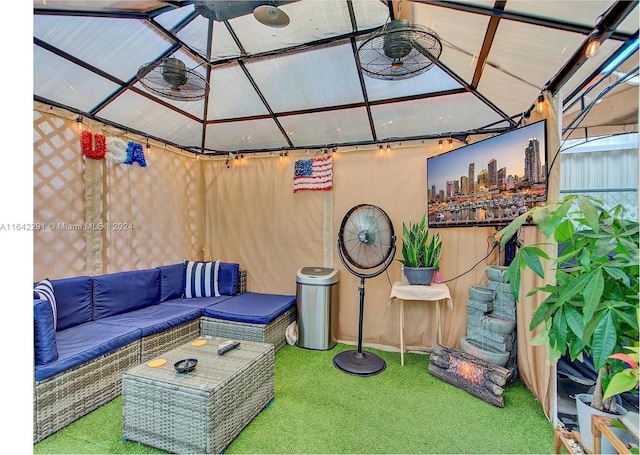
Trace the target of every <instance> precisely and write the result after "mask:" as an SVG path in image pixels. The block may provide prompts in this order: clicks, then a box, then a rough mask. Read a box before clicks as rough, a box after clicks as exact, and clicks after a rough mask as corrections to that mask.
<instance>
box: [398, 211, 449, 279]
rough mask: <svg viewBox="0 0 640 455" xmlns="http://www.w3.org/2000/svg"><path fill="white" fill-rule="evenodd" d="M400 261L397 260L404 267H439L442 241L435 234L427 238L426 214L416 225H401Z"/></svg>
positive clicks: (410, 223) (438, 235) (411, 223)
mask: <svg viewBox="0 0 640 455" xmlns="http://www.w3.org/2000/svg"><path fill="white" fill-rule="evenodd" d="M402 237H403V239H402V259H398V261H399V262H400V263H402V264H403V265H404V266H405V267H414V268H416V267H434V268H436V269H437V268H438V267H439V266H440V255H441V254H442V240H441V238H440V234H439V233H436V234H434V235H432V236H431V238H429V227H428V226H427V214H426V213H425V214H424V215H423V216H422V219H421V220H420V221H419V222H418V223H414V222H411V221H410V222H409V225H408V226H407V225H406V224H405V223H402Z"/></svg>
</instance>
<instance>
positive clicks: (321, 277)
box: [297, 267, 340, 285]
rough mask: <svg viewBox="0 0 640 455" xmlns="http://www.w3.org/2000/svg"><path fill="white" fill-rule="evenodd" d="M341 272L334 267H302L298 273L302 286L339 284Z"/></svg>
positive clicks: (298, 280) (298, 279)
mask: <svg viewBox="0 0 640 455" xmlns="http://www.w3.org/2000/svg"><path fill="white" fill-rule="evenodd" d="M339 272H340V271H339V270H338V269H336V268H334V267H302V268H300V269H299V270H298V273H297V282H298V283H300V284H314V285H320V284H333V283H337V282H338V273H339Z"/></svg>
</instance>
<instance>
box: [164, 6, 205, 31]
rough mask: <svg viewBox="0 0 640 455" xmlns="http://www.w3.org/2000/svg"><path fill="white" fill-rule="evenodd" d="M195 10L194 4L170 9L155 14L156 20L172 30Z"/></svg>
mask: <svg viewBox="0 0 640 455" xmlns="http://www.w3.org/2000/svg"><path fill="white" fill-rule="evenodd" d="M194 10H195V8H194V7H193V5H187V6H185V7H183V8H174V9H169V10H168V11H165V12H164V13H162V14H158V15H157V16H155V17H154V20H155V21H156V22H157V23H158V24H160V25H161V26H162V27H164V28H166V29H167V30H171V29H173V27H175V26H176V25H178V24H180V22H182V21H183V20H184V19H186V18H187V16H189V14H191V13H193V11H194Z"/></svg>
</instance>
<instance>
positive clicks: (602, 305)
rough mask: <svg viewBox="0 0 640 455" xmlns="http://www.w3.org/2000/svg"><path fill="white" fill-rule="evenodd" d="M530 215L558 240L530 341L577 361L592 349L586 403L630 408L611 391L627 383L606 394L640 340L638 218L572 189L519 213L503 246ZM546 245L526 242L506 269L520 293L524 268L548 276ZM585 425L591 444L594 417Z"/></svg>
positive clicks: (609, 409) (504, 233)
mask: <svg viewBox="0 0 640 455" xmlns="http://www.w3.org/2000/svg"><path fill="white" fill-rule="evenodd" d="M527 221H530V222H533V224H534V225H535V227H536V228H537V229H538V230H539V231H540V232H541V233H542V234H543V235H545V236H546V237H547V238H552V239H553V240H555V241H556V242H557V243H558V246H559V253H558V257H557V258H556V259H554V260H552V265H553V268H552V270H554V278H553V279H552V280H550V281H551V282H549V283H548V284H545V285H544V286H541V287H537V288H535V289H533V290H531V291H530V292H529V294H528V295H533V294H535V293H537V292H543V293H546V294H545V295H546V298H545V299H544V301H543V302H542V303H541V304H540V305H539V306H538V308H537V309H536V311H535V312H534V315H533V318H532V320H531V321H530V324H529V330H534V329H535V328H537V327H539V326H541V331H540V332H539V334H538V335H536V337H534V339H533V340H532V342H531V343H532V344H545V343H546V345H547V346H548V347H549V352H550V354H549V355H550V359H551V361H552V362H555V361H557V360H558V358H559V357H560V356H561V355H564V354H568V355H569V357H570V358H571V360H572V361H575V360H577V359H580V360H581V359H582V358H583V356H584V355H590V356H591V357H592V358H593V364H594V367H595V369H596V370H597V371H598V378H597V381H596V387H595V390H594V393H593V396H592V397H586V400H587V401H588V404H589V405H590V407H591V408H593V409H596V410H598V411H599V412H600V413H602V412H604V413H611V414H618V413H620V412H624V409H623V408H622V407H621V406H619V405H617V404H616V400H615V397H614V396H613V394H614V393H619V391H621V389H618V391H616V390H615V387H614V388H613V389H609V391H610V392H611V393H609V394H608V395H607V396H606V397H605V396H604V390H606V389H607V388H608V386H609V384H610V381H611V378H612V377H615V375H616V374H618V373H620V372H622V371H623V370H624V362H623V361H622V360H620V355H619V354H625V353H626V352H625V349H626V348H628V347H633V346H637V341H638V317H637V311H638V291H639V287H638V273H639V265H638V261H639V253H638V223H637V222H635V221H632V220H629V219H627V218H626V213H625V210H624V208H623V207H622V206H620V205H617V206H615V207H613V208H611V209H606V208H605V207H604V206H603V204H602V202H601V201H598V200H597V199H594V198H590V197H587V196H582V195H572V196H568V197H566V198H564V199H563V200H562V201H555V202H550V203H548V204H547V205H546V206H544V207H535V208H533V209H531V210H529V211H528V212H526V213H525V214H523V215H521V216H519V217H518V218H516V219H515V220H513V221H512V222H511V223H510V224H509V225H508V226H506V227H505V228H504V229H502V230H501V231H500V232H499V233H498V234H497V235H498V236H499V238H500V246H501V247H504V246H505V244H506V242H507V241H508V240H509V239H510V238H511V237H512V236H513V234H515V233H516V232H517V231H518V230H519V229H520V227H521V226H522V225H523V224H524V223H525V222H527ZM540 246H541V245H527V246H521V247H520V248H519V250H518V252H517V254H516V255H515V257H514V259H513V261H512V262H511V264H510V265H509V268H508V269H507V272H506V275H507V276H508V278H509V281H510V283H511V293H512V294H513V296H514V297H515V298H516V300H518V298H519V290H520V282H521V271H522V269H523V268H525V267H526V268H529V269H530V270H532V271H533V272H534V273H535V274H536V275H538V276H539V277H541V278H543V279H544V270H543V266H542V263H541V261H540V260H541V259H546V260H549V259H550V258H549V256H548V255H547V254H546V253H545V252H544V251H543V250H542V249H541V248H540ZM636 349H637V348H636ZM631 366H633V365H631ZM636 367H637V365H636ZM615 384H616V382H614V385H615ZM624 384H625V385H624V386H623V387H627V386H629V385H630V383H629V382H625V383H624ZM635 385H636V387H637V381H636V383H635ZM576 398H578V397H576ZM578 401H579V400H578ZM580 404H581V403H577V405H578V408H579V411H580ZM578 417H579V418H580V414H579V416H578ZM614 417H615V415H614ZM588 418H589V419H590V418H591V417H590V416H589V417H588ZM579 426H580V430H581V433H583V438H582V441H583V444H584V445H585V446H586V447H587V448H590V446H591V434H590V433H591V425H590V420H589V421H587V423H583V422H580V424H579ZM585 430H587V433H588V435H586V434H585Z"/></svg>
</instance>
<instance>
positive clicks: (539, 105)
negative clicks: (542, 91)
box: [536, 95, 544, 114]
mask: <svg viewBox="0 0 640 455" xmlns="http://www.w3.org/2000/svg"><path fill="white" fill-rule="evenodd" d="M536 111H538V114H542V113H543V112H544V96H542V95H540V96H538V99H537V101H536Z"/></svg>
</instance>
